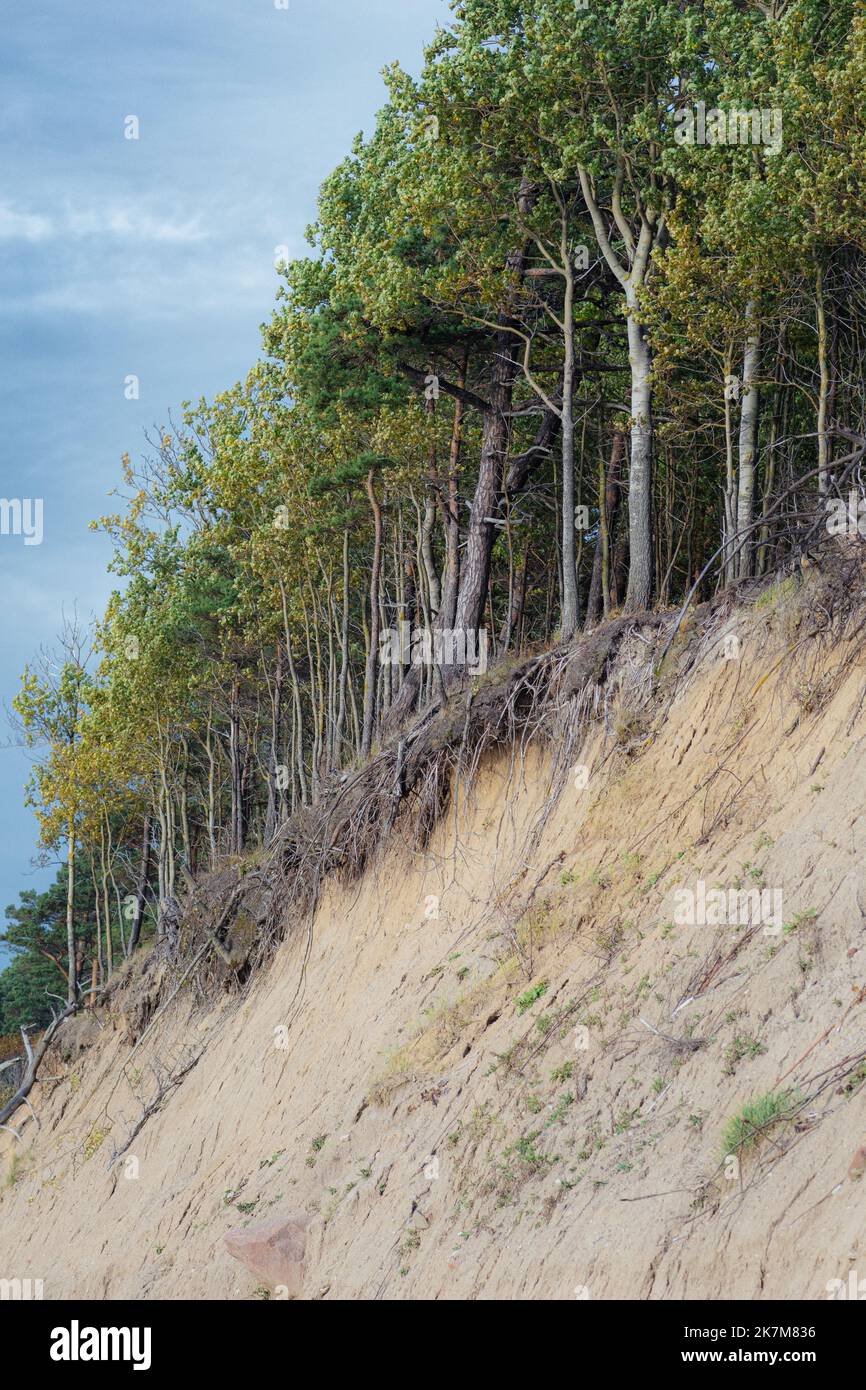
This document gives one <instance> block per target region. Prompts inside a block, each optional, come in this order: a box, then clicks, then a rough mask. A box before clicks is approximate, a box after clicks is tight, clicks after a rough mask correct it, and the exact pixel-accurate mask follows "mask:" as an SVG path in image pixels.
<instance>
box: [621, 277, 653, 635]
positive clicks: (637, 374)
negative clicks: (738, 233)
mask: <svg viewBox="0 0 866 1390" xmlns="http://www.w3.org/2000/svg"><path fill="white" fill-rule="evenodd" d="M626 300H627V303H628V307H629V317H628V360H629V367H630V369H631V417H632V426H631V460H630V470H629V488H628V519H629V571H628V589H627V592H626V598H625V608H626V612H629V613H637V612H640V611H641V610H643V609H645V608H649V607H650V605H651V603H652V599H653V540H652V462H653V421H652V387H651V385H650V374H651V371H652V355H651V353H650V347H649V342H648V341H647V336H646V330H645V329H644V326H643V324H641V323H639V322H638V320H637V317H636V313H637V308H638V305H637V295H636V292H635V290H634V288H633V287H631V285H629V288H628V290H627V292H626Z"/></svg>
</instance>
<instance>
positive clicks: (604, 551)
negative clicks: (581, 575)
mask: <svg viewBox="0 0 866 1390" xmlns="http://www.w3.org/2000/svg"><path fill="white" fill-rule="evenodd" d="M624 458H625V435H624V434H623V432H622V430H615V431H614V436H613V445H612V447H611V452H610V465H609V467H608V470H607V479H606V480H605V479H604V478H603V479H602V487H601V488H600V489H599V491H600V493H601V497H600V498H599V501H600V502H601V503H602V505H601V506H600V507H599V521H598V541H597V542H596V547H595V559H594V561H593V566H592V580H591V582H590V586H589V598H588V599H587V603H586V626H587V628H590V627H594V626H595V624H596V623H597V622H598V620H599V619H600V618H601V617H605V618H607V617H608V615H609V614H610V541H611V537H612V535H613V534H614V531H615V530H616V518H617V514H618V512H619V503H620V496H621V486H620V482H621V476H622V465H623V460H624ZM602 498H603V501H602Z"/></svg>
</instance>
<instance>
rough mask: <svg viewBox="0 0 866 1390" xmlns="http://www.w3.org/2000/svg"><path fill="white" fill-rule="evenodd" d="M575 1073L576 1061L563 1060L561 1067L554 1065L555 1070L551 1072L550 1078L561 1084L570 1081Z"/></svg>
mask: <svg viewBox="0 0 866 1390" xmlns="http://www.w3.org/2000/svg"><path fill="white" fill-rule="evenodd" d="M573 1075H574V1063H573V1062H563V1064H562V1066H561V1067H554V1069H553V1071H552V1072H551V1073H550V1079H551V1081H554V1082H556V1084H557V1085H561V1084H562V1083H563V1081H570V1080H571V1078H572V1077H573Z"/></svg>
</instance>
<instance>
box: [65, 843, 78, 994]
mask: <svg viewBox="0 0 866 1390" xmlns="http://www.w3.org/2000/svg"><path fill="white" fill-rule="evenodd" d="M66 864H67V878H66V952H67V955H68V957H69V976H68V988H67V993H66V999H67V1003H69V1004H74V1003H75V1001H76V999H77V998H78V978H77V976H76V972H75V823H74V821H70V822H69V832H68V840H67V855H66Z"/></svg>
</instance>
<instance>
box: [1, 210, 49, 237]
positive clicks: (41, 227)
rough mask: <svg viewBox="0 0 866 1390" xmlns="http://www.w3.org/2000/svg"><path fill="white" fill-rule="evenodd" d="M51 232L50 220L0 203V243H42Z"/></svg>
mask: <svg viewBox="0 0 866 1390" xmlns="http://www.w3.org/2000/svg"><path fill="white" fill-rule="evenodd" d="M51 230H52V224H51V219H50V218H48V217H42V216H41V215H40V214H38V213H32V212H18V211H17V209H16V208H13V207H11V206H10V204H9V203H0V241H44V240H45V238H46V237H49V236H50V235H51Z"/></svg>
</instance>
